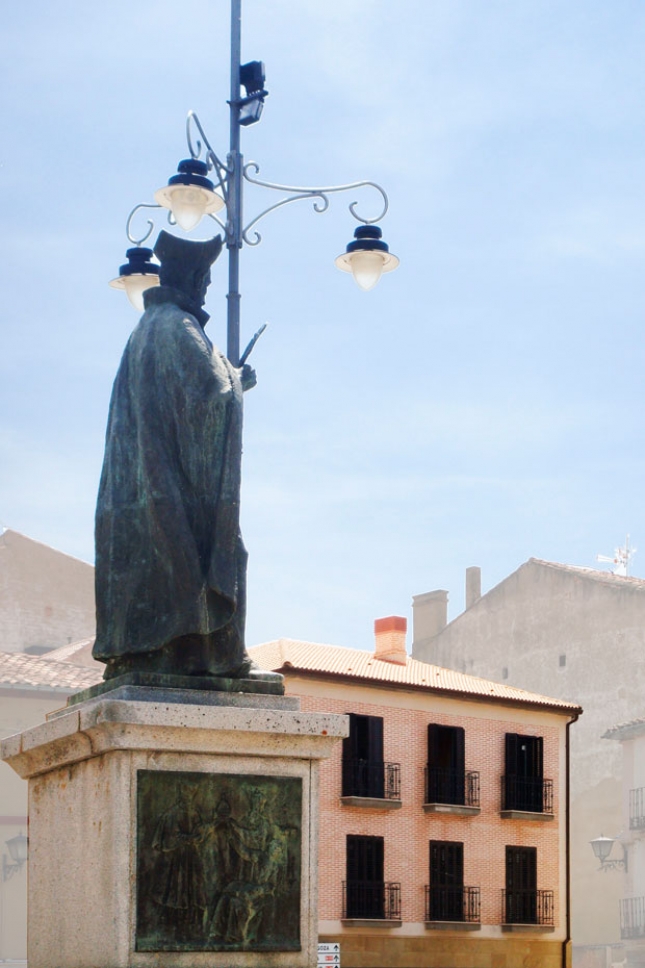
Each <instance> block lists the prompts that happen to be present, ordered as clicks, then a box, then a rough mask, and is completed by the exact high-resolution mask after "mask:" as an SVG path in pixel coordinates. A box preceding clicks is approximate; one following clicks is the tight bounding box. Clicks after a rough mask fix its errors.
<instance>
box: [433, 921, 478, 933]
mask: <svg viewBox="0 0 645 968" xmlns="http://www.w3.org/2000/svg"><path fill="white" fill-rule="evenodd" d="M425 926H426V928H427V929H428V930H430V931H481V923H480V922H479V921H426V922H425Z"/></svg>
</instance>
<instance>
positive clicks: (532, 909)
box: [502, 891, 555, 925]
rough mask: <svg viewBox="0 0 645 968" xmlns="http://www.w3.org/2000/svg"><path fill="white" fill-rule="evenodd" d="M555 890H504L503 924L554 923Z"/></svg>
mask: <svg viewBox="0 0 645 968" xmlns="http://www.w3.org/2000/svg"><path fill="white" fill-rule="evenodd" d="M554 918H555V903H554V896H553V891H502V923H503V924H544V925H553V924H554V923H555V922H554Z"/></svg>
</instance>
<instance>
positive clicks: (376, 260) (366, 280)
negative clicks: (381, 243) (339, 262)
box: [350, 249, 383, 290]
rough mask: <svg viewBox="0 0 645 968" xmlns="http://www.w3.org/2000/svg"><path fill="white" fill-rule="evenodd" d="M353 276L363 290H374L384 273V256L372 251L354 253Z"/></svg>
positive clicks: (352, 259) (360, 250)
mask: <svg viewBox="0 0 645 968" xmlns="http://www.w3.org/2000/svg"><path fill="white" fill-rule="evenodd" d="M350 262H351V266H352V275H353V276H354V279H355V280H356V282H357V284H358V285H359V286H360V287H361V289H365V290H368V289H373V288H374V286H375V285H376V283H377V282H378V281H379V279H380V278H381V273H382V272H383V256H382V255H381V253H380V252H375V251H373V250H370V249H359V250H358V251H357V252H352V255H351V258H350Z"/></svg>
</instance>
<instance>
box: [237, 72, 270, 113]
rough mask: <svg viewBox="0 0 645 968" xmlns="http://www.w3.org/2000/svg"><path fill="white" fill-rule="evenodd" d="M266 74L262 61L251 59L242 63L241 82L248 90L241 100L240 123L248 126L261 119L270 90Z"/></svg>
mask: <svg viewBox="0 0 645 968" xmlns="http://www.w3.org/2000/svg"><path fill="white" fill-rule="evenodd" d="M265 80H266V75H265V71H264V63H263V62H262V61H249V63H248V64H241V65H240V84H241V85H242V87H243V88H244V90H245V91H246V97H244V98H241V100H240V101H239V107H240V124H241V125H242V126H243V127H247V126H248V125H249V124H255V123H256V121H259V120H260V117H261V115H262V108H263V107H264V99H265V97H267V96H268V94H269V92H268V91H267V90H265V87H264V82H265Z"/></svg>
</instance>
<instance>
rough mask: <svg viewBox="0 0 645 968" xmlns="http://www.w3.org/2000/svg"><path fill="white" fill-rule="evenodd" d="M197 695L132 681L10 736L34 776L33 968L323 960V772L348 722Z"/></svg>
mask: <svg viewBox="0 0 645 968" xmlns="http://www.w3.org/2000/svg"><path fill="white" fill-rule="evenodd" d="M123 688H124V689H125V688H126V687H123ZM126 696H127V698H126ZM177 699H180V700H183V701H176V700H177ZM196 699H198V694H195V693H194V692H193V693H192V695H191V696H190V700H189V701H185V700H186V697H185V696H182V693H181V691H180V690H177V691H176V693H175V691H173V690H164V691H163V692H162V693H161V694H160V693H159V692H157V691H156V690H155V689H152V688H145V687H141V686H140V687H134V686H129V687H127V692H124V693H122V692H121V690H118V689H117V690H114V691H112V692H111V693H109V695H108V696H104V697H98V698H96V699H93V700H89V701H87V702H85V703H81V704H80V705H72V706H71V707H70V708H68V709H66V710H62V711H60V712H58V713H56V714H54V715H53V716H51V717H50V719H49V721H48V722H47V723H45V724H43V725H41V726H37V727H35V728H34V729H30V730H27V731H26V732H24V733H22V734H19V735H17V736H12V737H9V738H8V739H6V740H4V741H3V743H2V758H3V759H4V760H6V761H7V762H8V763H9V764H10V765H11V766H12V767H13V768H14V769H15V770H16V772H17V773H19V774H20V776H22V777H26V778H28V779H29V841H30V844H29V940H28V959H29V966H30V968H148V966H153V965H154V966H155V968H170V966H173V968H174V966H176V968H200V966H204V968H206V966H218V968H219V966H222V968H224V966H227V968H229V966H232V968H237V966H240V968H241V966H260V965H261V966H263V968H265V966H276V968H277V965H278V964H279V965H280V966H281V968H312V966H314V965H315V964H316V943H317V903H316V901H317V824H318V809H317V804H318V762H319V760H320V759H321V758H324V757H326V756H328V755H329V754H330V753H331V750H332V747H333V745H334V743H335V742H336V741H337V740H338V739H340V738H341V737H343V736H344V735H346V733H347V717H344V716H336V715H324V714H315V713H301V712H299V711H298V708H297V703H298V701H297V700H294V699H292V698H284V697H278V696H268V695H267V696H248V695H244V694H237V695H232V696H227V697H223V696H222V697H221V704H217V703H214V702H213V694H210V696H209V697H208V699H206V698H204V702H203V703H200V702H199V701H196ZM218 702H219V700H218Z"/></svg>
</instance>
